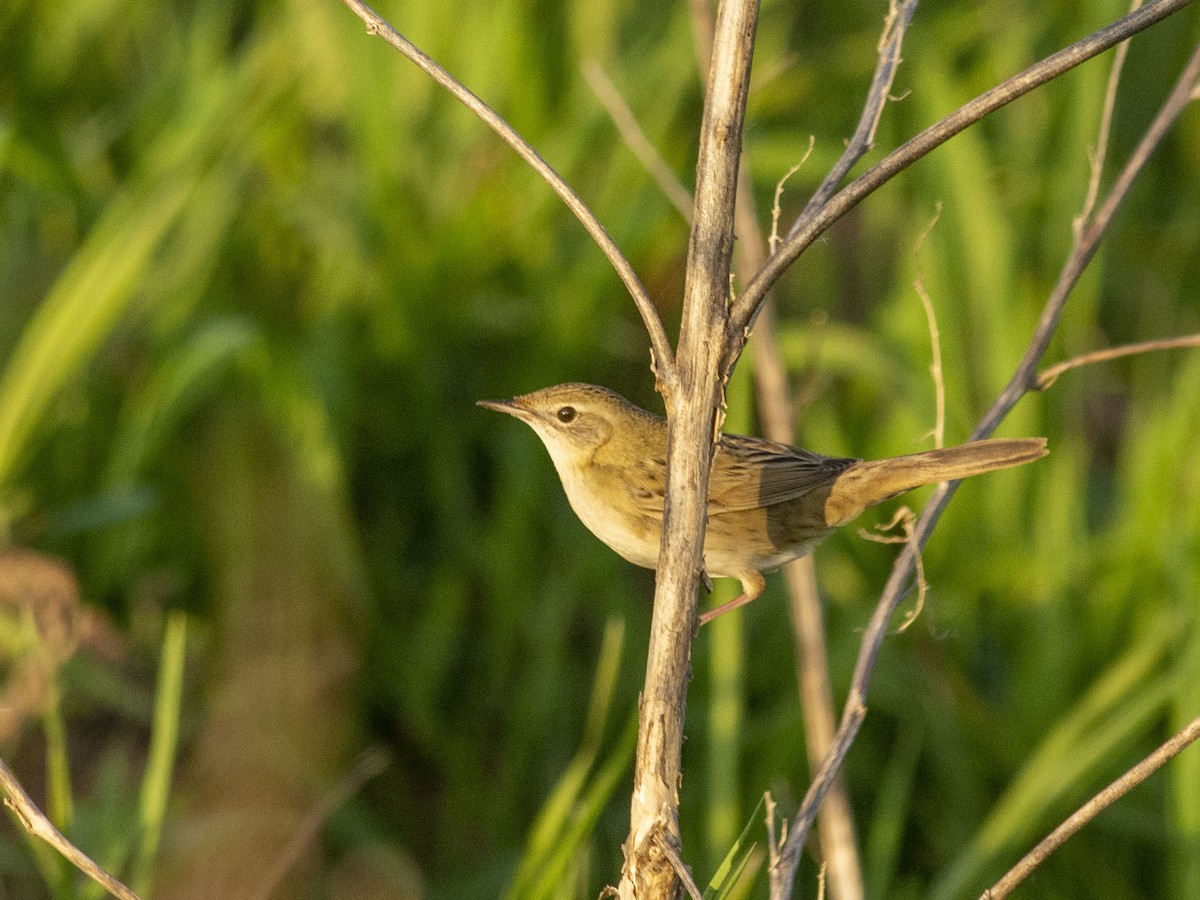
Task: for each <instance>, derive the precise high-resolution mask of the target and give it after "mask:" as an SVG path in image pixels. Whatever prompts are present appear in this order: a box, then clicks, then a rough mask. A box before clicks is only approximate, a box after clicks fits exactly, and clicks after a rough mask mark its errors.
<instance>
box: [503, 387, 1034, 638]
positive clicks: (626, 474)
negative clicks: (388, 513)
mask: <svg viewBox="0 0 1200 900" xmlns="http://www.w3.org/2000/svg"><path fill="white" fill-rule="evenodd" d="M479 405H480V406H483V407H486V408H487V409H494V410H496V411H497V412H502V413H508V414H509V415H511V416H516V417H517V418H518V419H520V420H521V421H522V422H525V423H526V424H527V425H529V426H530V427H531V428H532V429H533V430H534V431H536V432H537V435H538V437H540V438H541V439H542V443H544V444H545V445H546V449H547V450H548V451H550V458H551V459H552V460H554V467H555V469H557V470H558V477H559V478H560V479H561V480H562V485H563V489H564V490H566V492H567V499H568V500H569V501H570V503H571V508H572V509H574V510H575V513H576V515H578V516H579V518H580V519H581V520H582V521H583V524H584V525H586V526H587V527H588V529H589V530H590V531H591V532H592V534H594V535H596V537H598V538H600V540H602V541H604V543H606V544H608V546H610V547H611V548H612V549H614V550H616V551H617V553H619V554H621V556H623V557H625V559H627V560H629V561H630V562H631V563H634V564H635V565H639V566H644V567H645V568H648V569H653V568H657V566H658V551H659V542H660V540H661V537H662V515H663V494H664V490H665V486H666V459H667V420H666V419H664V418H662V417H661V416H656V415H654V414H653V413H648V412H646V411H645V410H644V409H639V408H638V407H636V406H634V405H633V404H632V403H630V402H629V401H628V400H626V399H625V398H624V397H622V396H620V395H619V394H615V393H613V392H612V391H610V390H608V389H607V388H602V387H596V386H594V385H590V384H560V385H557V386H556V387H548V388H543V389H542V390H540V391H534V392H533V393H532V394H525V395H523V396H521V397H514V398H513V399H512V400H481V401H479ZM1045 455H1046V439H1045V438H1022V439H1016V440H987V441H976V442H974V443H970V444H963V445H962V446H959V447H948V448H946V449H944V450H930V451H927V452H925V453H914V454H912V455H910V456H897V457H893V458H891V459H883V460H879V461H878V462H864V461H862V460H859V459H838V458H834V457H829V456H820V455H818V454H816V453H810V452H809V451H807V450H800V449H798V448H796V447H790V446H788V445H787V444H778V443H774V442H772V441H764V440H760V439H758V438H751V437H740V436H738V435H731V434H727V435H722V436H721V442H720V444H719V445H718V446H717V450H716V455H715V456H714V457H713V462H712V475H711V476H710V479H709V491H708V527H707V529H706V531H705V536H704V567H705V570H706V571H707V572H708V573H709V574H710V575H713V576H718V577H726V578H736V579H738V580H739V581H740V582H741V583H742V591H743V593H742V595H741V596H740V597H738V598H737V599H736V600H732V601H730V602H729V603H726V604H724V605H723V606H720V607H717V608H716V609H712V610H709V611H708V612H706V613H704V614H703V615H701V616H700V623H701V624H704V623H705V622H707V621H710V620H711V619H713V618H715V617H716V616H718V615H720V614H721V613H724V612H728V611H729V610H731V609H735V608H736V607H738V606H743V605H745V604H747V603H749V602H750V601H751V600H753V599H754V598H756V597H757V596H758V595H759V594H761V593H762V591H763V588H764V587H765V586H766V582H765V581H764V580H763V576H762V574H761V573H762V572H764V571H772V570H774V569H777V568H779V567H780V566H781V565H783V564H784V563H786V562H790V561H791V560H793V559H796V558H798V557H801V556H803V555H804V554H806V553H808V552H809V551H810V550H811V549H812V548H813V547H814V546H816V544H818V543H819V542H820V541H821V540H822V539H823V538H825V537H826V536H828V535H829V534H830V533H831V532H832V531H833V530H834V529H835V528H837V527H839V526H841V525H845V524H846V523H847V522H849V521H851V520H852V519H854V518H856V517H857V516H858V515H859V514H860V513H862V512H864V511H865V510H866V509H868V508H869V507H871V506H874V505H875V504H877V503H881V502H883V501H884V500H887V499H888V498H889V497H894V496H896V495H897V494H901V493H903V492H905V491H908V490H912V489H913V488H915V487H920V486H921V485H924V484H934V483H936V482H939V481H950V480H954V479H958V478H965V477H967V476H968V475H978V474H980V473H982V472H990V471H991V470H993V469H1004V468H1007V467H1009V466H1019V465H1022V464H1024V463H1027V462H1032V461H1033V460H1035V459H1040V458H1041V457H1043V456H1045Z"/></svg>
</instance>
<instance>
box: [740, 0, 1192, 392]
mask: <svg viewBox="0 0 1200 900" xmlns="http://www.w3.org/2000/svg"><path fill="white" fill-rule="evenodd" d="M1190 2H1191V0H1155V2H1153V3H1150V4H1148V5H1146V6H1144V7H1142V8H1141V9H1138V10H1136V11H1134V12H1132V13H1130V14H1128V15H1127V16H1125V17H1123V18H1121V19H1118V20H1117V21H1116V22H1113V23H1112V24H1110V25H1106V26H1105V27H1104V28H1101V29H1100V30H1098V31H1096V32H1094V33H1093V34H1091V35H1089V36H1087V37H1085V38H1084V39H1082V40H1080V41H1077V42H1076V43H1074V44H1072V45H1071V46H1069V47H1066V48H1065V49H1063V50H1060V51H1059V52H1057V53H1055V54H1053V55H1051V56H1048V57H1046V58H1045V59H1043V60H1041V61H1040V62H1037V63H1035V64H1034V65H1032V66H1030V67H1029V68H1028V69H1026V70H1025V71H1023V72H1021V73H1020V74H1018V75H1015V76H1013V77H1012V78H1010V79H1008V80H1007V81H1005V82H1002V83H1001V84H999V85H997V86H996V87H994V88H992V89H991V90H989V91H986V92H984V93H983V94H980V95H979V96H978V97H976V98H975V99H974V100H972V101H970V102H969V103H967V104H965V105H964V106H962V107H960V108H959V109H958V110H957V111H955V112H953V113H951V114H950V115H948V116H946V117H945V118H944V119H942V120H941V121H939V122H937V123H935V124H934V125H931V126H930V127H929V128H926V129H925V130H924V131H922V132H921V133H920V134H918V135H917V136H916V137H914V138H912V139H911V140H909V141H908V142H907V143H905V144H904V145H902V146H900V147H898V148H897V149H895V150H893V151H892V152H891V153H889V154H888V155H887V156H886V157H884V158H883V159H882V160H880V161H879V162H878V163H877V164H876V165H874V166H872V167H871V168H870V169H869V170H867V171H866V172H864V173H863V174H862V175H860V176H859V177H858V178H856V179H855V180H854V181H852V182H850V184H848V185H846V187H844V188H843V189H842V190H841V191H839V192H838V193H837V194H835V195H834V196H833V197H832V198H830V200H829V202H828V203H825V204H823V205H822V206H821V207H820V208H819V209H816V208H814V210H813V212H812V213H811V214H801V219H802V220H803V222H798V226H799V227H796V228H793V231H792V234H791V236H790V237H789V238H788V239H787V240H786V241H784V243H783V246H781V247H780V248H779V251H778V252H777V253H775V254H774V255H773V256H772V257H771V259H770V260H768V261H767V263H766V265H764V266H763V267H762V268H761V269H760V270H759V271H758V273H757V274H756V275H755V276H754V278H753V279H752V280H751V281H750V283H749V284H748V285H746V287H745V289H744V290H743V291H742V293H741V294H740V295H739V296H738V299H737V302H736V303H735V304H734V307H733V310H732V311H731V313H730V317H729V329H728V340H729V342H730V355H729V359H728V361H727V367H728V368H732V367H733V364H734V363H735V362H736V360H737V358H738V356H739V355H740V354H741V351H742V348H743V347H744V346H745V343H746V338H747V336H748V333H749V329H750V327H751V326H752V325H753V323H754V319H755V317H756V316H757V314H758V310H759V307H760V306H761V305H762V303H763V300H764V298H765V297H766V293H767V291H768V290H769V289H770V288H771V286H772V285H773V284H774V283H775V282H776V281H777V280H778V279H779V277H780V276H781V275H782V274H783V273H784V272H785V271H786V270H787V268H788V266H790V265H791V264H792V263H793V262H794V261H795V260H796V258H797V257H798V256H799V255H800V254H801V253H802V252H803V251H804V250H805V249H806V248H807V247H808V246H809V245H810V244H811V243H812V242H813V241H815V240H816V239H817V238H818V237H819V236H820V235H821V234H823V233H824V232H825V231H826V229H828V228H829V226H830V225H832V224H833V223H834V222H836V221H837V220H838V219H840V218H841V217H842V216H843V215H845V214H846V213H847V212H849V211H850V210H851V209H853V208H854V207H855V206H856V205H858V203H859V202H860V201H861V200H862V199H863V198H864V197H866V196H868V195H869V194H871V193H872V192H873V191H874V190H875V189H876V188H878V187H880V186H881V185H883V184H885V183H886V182H888V181H889V180H890V179H891V178H893V177H894V176H895V175H896V174H897V173H898V172H900V171H902V170H903V169H905V168H907V167H908V166H910V165H912V163H913V162H915V161H916V160H918V159H920V158H921V157H922V156H924V155H925V154H927V153H929V152H930V151H931V150H933V149H935V148H936V147H939V146H940V145H942V144H944V143H945V142H946V141H948V140H949V139H950V138H952V137H954V135H956V134H958V133H959V132H961V131H963V130H964V129H966V128H968V127H969V126H971V125H973V124H974V123H975V122H978V121H979V120H980V119H982V118H983V117H984V116H986V115H987V114H988V113H991V112H994V111H995V110H997V109H999V108H1000V107H1002V106H1005V105H1007V104H1009V103H1011V102H1012V101H1013V100H1016V99H1017V98H1018V97H1021V96H1023V95H1025V94H1027V93H1029V92H1030V91H1032V90H1033V89H1034V88H1037V87H1040V86H1041V85H1043V84H1045V83H1046V82H1048V81H1051V80H1052V79H1054V78H1057V77H1058V76H1059V75H1061V74H1062V73H1063V72H1066V71H1069V70H1070V69H1073V68H1074V67H1075V66H1077V65H1079V64H1080V63H1082V62H1085V61H1086V60H1089V59H1091V58H1092V57H1094V56H1097V55H1098V54H1100V53H1103V52H1104V51H1105V50H1108V49H1109V48H1110V47H1112V46H1114V45H1115V44H1118V43H1120V42H1121V41H1124V40H1126V39H1128V38H1129V37H1131V36H1133V35H1134V34H1137V33H1138V32H1139V31H1143V30H1145V29H1146V28H1149V27H1150V26H1151V25H1153V24H1155V23H1156V22H1159V21H1161V20H1162V19H1164V18H1166V17H1167V16H1169V15H1171V14H1172V13H1174V12H1177V11H1179V10H1180V9H1182V8H1183V7H1185V6H1187V5H1188V4H1189V3H1190ZM1188 89H1189V91H1190V90H1191V89H1192V85H1191V84H1189V88H1188Z"/></svg>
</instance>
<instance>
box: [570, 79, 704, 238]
mask: <svg viewBox="0 0 1200 900" xmlns="http://www.w3.org/2000/svg"><path fill="white" fill-rule="evenodd" d="M583 77H584V78H586V79H587V83H588V84H589V85H591V88H592V93H594V94H595V95H596V99H597V100H599V101H600V105H601V106H603V107H604V109H605V111H606V112H607V113H608V117H609V118H610V119H612V122H613V124H614V125H616V126H617V131H618V132H620V135H621V139H622V140H624V141H625V146H627V147H628V148H629V149H630V151H631V152H632V153H633V155H634V156H636V157H637V159H638V161H639V162H640V163H641V164H642V165H643V166H644V167H645V168H646V171H647V172H648V173H649V174H650V177H651V178H653V179H654V183H655V184H657V185H658V189H659V190H660V191H662V192H663V196H665V197H666V198H667V200H669V201H670V203H671V205H672V206H674V207H675V209H677V210H678V211H679V214H680V215H681V216H683V220H684V221H685V222H688V223H690V222H691V221H692V192H691V191H689V190H688V189H687V188H686V187H684V184H683V182H682V181H680V180H679V176H677V175H676V174H675V170H674V169H672V168H671V167H670V166H669V165H667V161H666V160H665V159H663V157H662V154H661V153H659V152H658V150H657V148H655V146H654V145H653V144H652V143H650V139H649V138H648V137H646V132H644V131H643V130H642V126H641V125H639V124H638V120H637V117H636V116H634V114H633V110H631V109H630V108H629V104H628V103H626V102H625V98H624V97H622V96H621V92H620V91H618V90H617V86H616V85H615V84H613V83H612V79H611V78H609V77H608V73H607V72H605V71H604V69H603V68H602V67H601V66H600V64H599V63H598V62H596V61H595V60H592V59H589V60H587V61H586V62H585V63H584V64H583Z"/></svg>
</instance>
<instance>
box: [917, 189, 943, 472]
mask: <svg viewBox="0 0 1200 900" xmlns="http://www.w3.org/2000/svg"><path fill="white" fill-rule="evenodd" d="M941 215H942V204H941V201H938V204H937V210H936V211H935V212H934V214H933V218H932V219H930V220H929V224H928V225H926V226H925V230H924V231H922V232H921V236H920V237H918V238H917V242H916V244H915V245H913V257H914V258H915V260H916V266H917V277H916V280H914V281H913V289H914V290H916V292H917V296H918V297H920V298H921V306H922V307H923V308H924V310H925V323H926V324H927V325H928V326H929V346H930V351H931V353H932V356H933V358H932V360H931V361H930V363H929V374H930V376H931V377H932V378H933V402H934V416H933V431H931V432H930V434H931V435H933V445H934V446H935V447H937V448H939V449H941V448H942V447H944V446H946V383H945V380H944V379H943V378H942V339H941V335H940V332H939V331H938V323H937V313H935V312H934V309H933V300H932V299H931V298H930V296H929V291H927V290H926V289H925V270H924V267H923V266H922V265H921V256H920V253H921V245H922V244H924V243H925V238H927V237H928V236H929V232H931V231H933V226H934V225H936V224H937V220H938V218H939V217H940V216H941Z"/></svg>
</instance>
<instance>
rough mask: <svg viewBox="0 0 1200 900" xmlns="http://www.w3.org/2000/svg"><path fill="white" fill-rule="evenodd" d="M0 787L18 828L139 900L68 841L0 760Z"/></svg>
mask: <svg viewBox="0 0 1200 900" xmlns="http://www.w3.org/2000/svg"><path fill="white" fill-rule="evenodd" d="M0 789H3V791H4V805H5V806H7V807H8V808H9V809H11V810H12V811H13V812H14V813H16V815H17V818H18V819H19V820H20V821H21V825H22V827H23V828H24V829H25V830H26V831H28V832H29V833H30V834H31V835H33V836H34V837H35V838H40V839H42V840H43V841H45V842H46V843H47V844H49V845H50V846H51V847H53V848H54V849H55V850H57V851H58V852H59V853H61V854H62V855H63V856H64V857H65V858H66V859H67V860H68V861H69V862H70V863H71V865H73V866H75V868H77V869H78V870H79V871H80V872H82V873H83V874H84V875H87V876H88V877H89V878H91V879H92V880H93V881H95V882H97V883H98V884H99V885H100V886H101V887H103V888H104V889H105V890H106V891H108V892H109V893H110V894H112V895H113V896H114V897H118V898H120V900H140V898H139V897H138V895H137V894H135V893H134V892H133V891H131V890H130V889H129V888H127V887H126V886H125V885H123V884H122V883H121V882H119V881H117V879H115V878H114V877H113V876H111V875H109V874H108V873H107V872H106V871H104V870H103V869H102V868H100V867H99V866H98V865H96V863H94V862H93V861H92V859H91V857H89V856H88V855H87V854H86V853H84V852H83V851H82V850H80V849H79V848H78V847H76V846H75V845H74V844H72V843H71V842H70V841H69V840H67V839H66V837H65V836H64V835H63V833H62V832H61V831H59V830H58V829H57V828H55V827H54V823H53V822H51V821H50V820H49V819H48V818H46V814H45V813H43V812H42V811H41V810H40V809H38V807H37V804H35V803H34V802H33V800H31V799H30V797H29V795H28V794H27V793H25V789H24V788H23V787H21V783H20V782H19V781H17V777H16V776H15V775H13V773H12V771H11V770H10V769H9V768H8V766H6V765H5V764H4V762H3V761H0Z"/></svg>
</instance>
